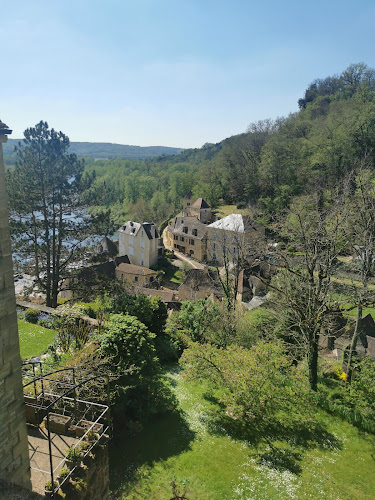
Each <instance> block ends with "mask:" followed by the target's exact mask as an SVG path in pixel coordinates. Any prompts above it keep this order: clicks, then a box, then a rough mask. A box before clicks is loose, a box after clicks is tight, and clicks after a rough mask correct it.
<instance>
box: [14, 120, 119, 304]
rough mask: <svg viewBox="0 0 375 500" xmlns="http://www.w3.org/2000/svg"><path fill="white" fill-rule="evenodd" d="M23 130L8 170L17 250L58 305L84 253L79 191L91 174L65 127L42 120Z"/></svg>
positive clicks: (84, 217) (85, 221) (85, 223)
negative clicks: (72, 146)
mask: <svg viewBox="0 0 375 500" xmlns="http://www.w3.org/2000/svg"><path fill="white" fill-rule="evenodd" d="M24 136H25V137H24V140H23V143H21V142H20V143H19V145H18V146H17V148H16V152H17V163H16V166H15V168H14V170H11V171H9V173H8V192H9V202H10V209H11V228H12V236H13V239H14V243H15V249H16V252H17V254H18V255H19V256H20V257H21V258H25V259H30V258H31V259H32V261H33V267H34V272H35V278H36V283H37V284H38V286H39V287H40V289H41V290H42V291H43V292H44V293H45V295H46V304H47V306H52V307H56V305H57V296H58V293H59V291H60V287H61V284H62V281H63V279H64V278H65V276H66V275H67V273H68V271H69V267H70V266H71V265H72V264H73V263H74V262H75V261H77V260H78V259H79V258H80V255H81V253H82V252H81V250H82V248H81V243H82V241H83V240H85V239H86V237H87V234H88V228H89V227H90V216H89V214H88V212H87V210H86V207H85V206H84V205H83V202H82V198H81V196H80V195H81V193H82V192H83V191H84V189H86V188H87V187H88V184H89V182H90V180H89V179H88V178H85V177H84V176H83V175H82V174H83V161H80V160H78V159H77V157H76V155H75V154H69V153H68V148H69V138H68V137H67V136H66V135H64V134H63V133H62V132H56V131H55V130H54V129H49V128H48V124H47V123H46V122H43V121H41V122H40V123H38V124H37V125H36V126H35V127H34V128H29V129H27V130H25V132H24ZM107 215H109V214H107ZM101 222H103V221H101Z"/></svg>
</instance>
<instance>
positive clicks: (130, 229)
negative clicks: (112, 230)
mask: <svg viewBox="0 0 375 500" xmlns="http://www.w3.org/2000/svg"><path fill="white" fill-rule="evenodd" d="M153 227H154V228H155V237H154V236H153V235H152V228H153ZM141 228H143V230H144V232H145V233H146V236H147V238H148V239H149V240H152V239H158V238H160V235H159V231H158V230H157V228H156V226H155V224H153V223H152V222H144V223H143V224H140V223H139V222H133V221H130V220H129V221H128V222H125V224H124V225H123V226H121V227H120V228H119V231H123V232H124V233H125V234H130V235H131V236H136V235H137V234H138V232H139V231H140V229H141Z"/></svg>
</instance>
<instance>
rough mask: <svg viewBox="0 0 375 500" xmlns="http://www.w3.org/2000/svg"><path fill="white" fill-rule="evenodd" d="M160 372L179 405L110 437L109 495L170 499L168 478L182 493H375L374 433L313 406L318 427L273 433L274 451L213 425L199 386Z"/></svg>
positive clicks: (347, 498)
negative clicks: (283, 435) (129, 432)
mask: <svg viewBox="0 0 375 500" xmlns="http://www.w3.org/2000/svg"><path fill="white" fill-rule="evenodd" d="M166 377H167V378H168V380H169V382H170V384H171V387H172V390H173V392H174V393H175V395H176V397H177V399H178V401H179V406H180V409H181V411H180V412H176V413H169V414H166V415H164V416H159V417H158V418H155V419H154V420H153V421H152V422H150V423H149V424H148V425H147V426H145V428H144V429H143V430H142V431H141V432H140V433H139V434H137V435H136V436H132V437H130V436H125V435H123V436H118V439H115V440H113V441H112V443H111V449H110V460H111V471H110V474H111V478H110V480H111V488H112V491H113V493H114V498H116V499H127V500H130V499H131V500H142V499H145V498H150V499H151V498H152V499H153V500H165V499H169V498H172V496H173V495H172V487H171V482H172V481H175V483H176V484H177V485H178V486H179V487H180V488H183V485H184V484H185V485H187V493H186V496H187V498H188V499H189V500H198V499H199V500H230V499H233V500H240V499H241V500H245V499H251V500H263V499H264V500H269V499H274V500H280V499H286V498H294V499H308V498H318V499H319V500H322V499H327V500H328V499H335V500H353V499H356V500H365V499H369V500H370V499H373V498H374V492H375V460H374V449H375V436H372V435H369V434H366V433H363V432H359V431H358V429H356V428H354V427H353V426H351V425H350V424H348V423H346V422H344V421H341V420H340V419H338V418H335V417H332V416H329V415H327V414H326V413H324V412H323V411H318V415H317V418H318V421H319V423H320V424H321V432H320V433H315V435H314V434H312V433H309V432H307V434H306V435H305V436H302V435H300V434H299V433H298V432H294V431H293V432H291V433H290V435H289V437H288V439H281V438H280V439H279V440H277V439H273V446H275V447H276V448H278V449H279V448H281V449H283V450H284V452H281V455H280V456H281V457H282V458H281V459H280V457H275V454H274V453H270V448H269V446H268V445H267V444H266V443H265V442H263V441H262V440H258V441H254V440H251V439H246V438H243V439H240V438H236V437H235V435H234V434H233V432H229V431H228V428H226V427H223V426H220V425H218V424H217V423H216V424H215V425H213V420H212V417H211V412H212V410H213V409H214V408H215V406H216V405H215V403H214V402H212V400H210V399H209V398H207V396H205V394H204V389H203V388H202V386H200V385H198V384H192V383H187V382H186V381H185V380H184V379H183V377H181V375H180V373H179V372H178V370H171V371H170V372H169V373H168V374H167V375H166ZM302 425H303V424H302ZM180 494H181V491H180Z"/></svg>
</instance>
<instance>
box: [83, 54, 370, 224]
mask: <svg viewBox="0 0 375 500" xmlns="http://www.w3.org/2000/svg"><path fill="white" fill-rule="evenodd" d="M298 104H299V107H300V110H299V111H298V112H296V113H294V114H291V115H289V116H288V117H287V118H279V119H277V120H274V121H272V120H269V119H265V120H262V121H259V122H257V123H252V124H251V125H250V126H249V127H248V130H247V132H246V133H244V134H240V135H237V136H233V137H230V138H228V139H225V140H224V141H222V142H221V143H219V144H205V145H204V146H203V147H202V148H200V149H187V150H184V151H182V152H181V153H180V154H178V155H174V156H168V157H165V156H164V157H159V158H156V159H153V160H146V161H142V162H140V161H138V162H136V161H129V160H121V159H117V160H113V161H96V162H89V163H88V164H87V165H86V171H87V172H88V173H90V175H93V176H95V177H96V180H95V182H94V185H93V187H92V188H91V191H90V193H89V195H88V196H89V201H90V203H92V204H93V203H95V205H101V206H107V207H111V208H112V211H113V215H114V217H115V218H119V217H124V216H125V215H126V216H128V217H132V218H134V219H136V220H142V221H143V220H146V219H147V220H151V219H152V220H154V221H156V222H161V221H162V220H163V219H165V218H166V217H168V216H170V215H171V214H173V213H175V212H176V211H178V209H179V208H180V203H181V198H182V197H183V196H184V194H185V193H186V192H187V191H188V190H189V189H191V190H192V191H193V195H194V196H197V197H198V196H203V197H206V198H207V199H208V201H209V203H210V204H211V205H212V206H216V205H218V204H219V203H222V202H224V203H226V204H233V203H236V204H240V206H244V205H252V206H254V205H256V206H258V207H259V208H260V209H261V211H263V212H264V213H266V214H267V213H272V212H274V211H278V210H280V209H282V208H284V207H286V206H288V204H289V202H290V200H291V198H292V197H293V196H296V195H299V194H304V193H306V192H309V191H316V190H318V191H321V190H322V188H328V189H329V188H330V187H333V186H335V185H336V184H337V181H338V180H339V179H341V178H342V177H343V176H344V175H345V174H346V173H347V172H348V171H350V170H351V169H352V168H353V167H354V166H355V165H356V164H358V162H360V161H364V160H366V162H367V163H368V166H369V165H370V166H372V165H373V160H374V155H375V71H374V70H373V69H371V68H368V67H367V66H366V65H364V64H362V63H360V64H354V65H351V66H349V68H347V69H346V70H345V71H344V72H343V73H342V74H341V75H335V76H331V77H327V78H325V79H320V80H315V81H314V82H313V83H312V84H311V85H310V86H309V87H308V88H307V89H306V92H305V95H304V96H303V97H301V99H300V100H299V102H298Z"/></svg>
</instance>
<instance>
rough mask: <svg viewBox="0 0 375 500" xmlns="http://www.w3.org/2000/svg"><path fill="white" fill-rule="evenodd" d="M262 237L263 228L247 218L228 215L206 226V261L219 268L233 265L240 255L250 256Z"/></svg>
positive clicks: (239, 215) (263, 233)
mask: <svg viewBox="0 0 375 500" xmlns="http://www.w3.org/2000/svg"><path fill="white" fill-rule="evenodd" d="M264 236H265V228H264V226H262V225H261V224H257V223H256V222H253V221H252V220H251V219H250V217H249V216H247V215H241V214H230V215H228V216H227V217H224V218H223V219H220V220H218V221H216V222H213V223H212V224H209V225H208V226H207V260H208V261H209V262H214V263H217V264H218V265H220V266H222V265H224V263H225V262H227V263H229V262H233V263H235V262H236V261H238V259H239V258H240V256H241V254H242V255H250V254H251V253H252V252H253V250H254V249H255V247H256V244H257V242H258V241H259V240H261V239H264Z"/></svg>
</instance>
